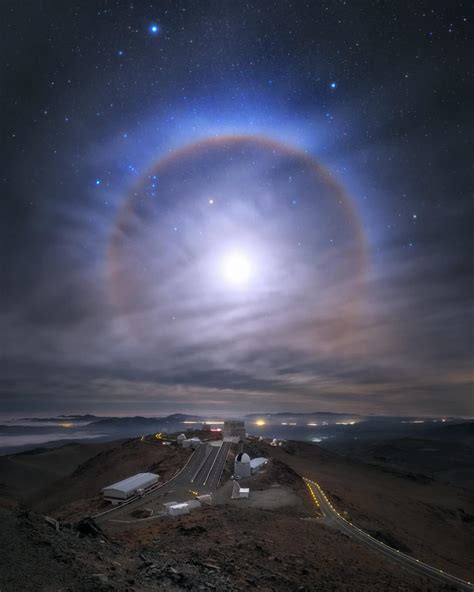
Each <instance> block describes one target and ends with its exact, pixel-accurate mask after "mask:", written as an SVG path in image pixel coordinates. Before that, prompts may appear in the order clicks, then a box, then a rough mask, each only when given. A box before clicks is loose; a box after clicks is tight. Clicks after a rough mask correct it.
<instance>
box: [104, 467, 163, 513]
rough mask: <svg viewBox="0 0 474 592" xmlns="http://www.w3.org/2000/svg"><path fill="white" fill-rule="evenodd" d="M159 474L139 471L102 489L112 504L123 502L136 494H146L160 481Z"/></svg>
mask: <svg viewBox="0 0 474 592" xmlns="http://www.w3.org/2000/svg"><path fill="white" fill-rule="evenodd" d="M159 478H160V476H159V475H155V473H138V474H137V475H132V476H131V477H128V478H127V479H124V480H123V481H118V482H117V483H113V484H112V485H108V486H107V487H104V488H103V489H102V493H103V495H104V499H105V500H107V501H109V502H112V504H114V505H117V504H121V503H123V502H125V501H127V499H129V498H131V497H133V496H134V495H141V494H145V493H146V492H147V491H148V490H149V489H150V488H151V487H153V486H154V485H156V483H158V479H159Z"/></svg>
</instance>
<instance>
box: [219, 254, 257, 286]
mask: <svg viewBox="0 0 474 592" xmlns="http://www.w3.org/2000/svg"><path fill="white" fill-rule="evenodd" d="M222 273H223V276H224V278H225V280H226V281H227V282H228V283H229V284H231V285H234V286H244V285H245V284H247V283H248V282H249V280H250V279H251V277H252V274H253V269H252V264H251V262H250V259H249V258H248V257H247V255H245V254H244V253H240V252H237V251H235V252H232V253H229V254H228V255H226V256H225V257H224V259H223V261H222Z"/></svg>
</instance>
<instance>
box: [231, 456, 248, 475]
mask: <svg viewBox="0 0 474 592" xmlns="http://www.w3.org/2000/svg"><path fill="white" fill-rule="evenodd" d="M250 474H251V468H250V456H249V455H248V454H247V453H246V452H239V454H238V455H237V456H236V457H235V461H234V477H236V478H237V479H243V478H245V477H250Z"/></svg>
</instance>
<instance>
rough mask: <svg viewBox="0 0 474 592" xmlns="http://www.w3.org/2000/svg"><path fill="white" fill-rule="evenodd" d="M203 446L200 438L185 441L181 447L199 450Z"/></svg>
mask: <svg viewBox="0 0 474 592" xmlns="http://www.w3.org/2000/svg"><path fill="white" fill-rule="evenodd" d="M200 445H201V440H200V439H199V438H189V439H187V440H183V441H182V443H181V446H182V447H183V448H197V447H198V446H200Z"/></svg>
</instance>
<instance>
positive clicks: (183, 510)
mask: <svg viewBox="0 0 474 592" xmlns="http://www.w3.org/2000/svg"><path fill="white" fill-rule="evenodd" d="M189 512H190V508H189V504H185V503H183V504H174V505H173V506H169V507H168V514H169V515H170V516H181V515H182V514H189Z"/></svg>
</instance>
